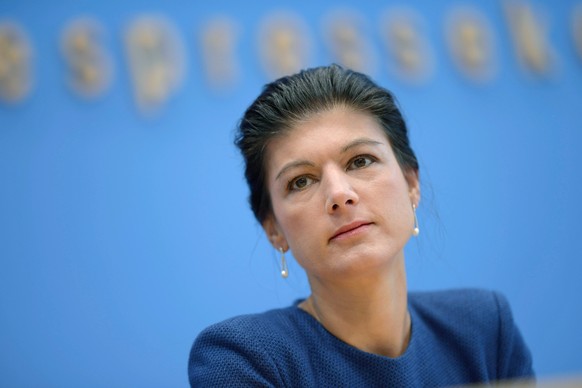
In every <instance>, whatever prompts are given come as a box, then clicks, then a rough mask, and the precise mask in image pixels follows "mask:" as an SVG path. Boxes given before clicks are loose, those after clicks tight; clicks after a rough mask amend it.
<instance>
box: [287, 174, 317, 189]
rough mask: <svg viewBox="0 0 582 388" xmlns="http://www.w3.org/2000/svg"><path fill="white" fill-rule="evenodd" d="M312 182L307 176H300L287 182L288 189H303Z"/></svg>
mask: <svg viewBox="0 0 582 388" xmlns="http://www.w3.org/2000/svg"><path fill="white" fill-rule="evenodd" d="M312 183H313V179H312V178H309V177H307V176H300V177H298V178H295V179H293V180H292V181H291V182H289V190H292V191H293V190H303V189H304V188H306V187H307V186H309V185H310V184H312Z"/></svg>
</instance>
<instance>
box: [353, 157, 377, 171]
mask: <svg viewBox="0 0 582 388" xmlns="http://www.w3.org/2000/svg"><path fill="white" fill-rule="evenodd" d="M375 161H376V159H375V158H374V157H372V156H370V155H359V156H356V157H355V158H353V159H352V161H351V162H350V164H349V165H348V170H357V169H360V168H364V167H368V166H369V165H371V164H372V163H374V162H375Z"/></svg>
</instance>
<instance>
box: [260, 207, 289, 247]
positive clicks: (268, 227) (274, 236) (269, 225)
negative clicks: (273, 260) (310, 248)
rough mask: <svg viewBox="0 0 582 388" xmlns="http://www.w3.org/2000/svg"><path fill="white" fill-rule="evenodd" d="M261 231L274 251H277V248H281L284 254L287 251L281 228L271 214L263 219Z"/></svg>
mask: <svg viewBox="0 0 582 388" xmlns="http://www.w3.org/2000/svg"><path fill="white" fill-rule="evenodd" d="M263 229H264V231H265V234H266V235H267V238H268V239H269V241H270V242H271V245H273V247H274V248H275V249H277V250H279V248H283V251H285V252H286V251H287V250H288V249H289V246H288V245H287V240H286V239H285V236H284V235H283V232H282V231H281V227H280V226H279V223H278V222H277V220H276V219H275V216H274V215H273V214H270V215H268V216H267V218H265V220H264V221H263Z"/></svg>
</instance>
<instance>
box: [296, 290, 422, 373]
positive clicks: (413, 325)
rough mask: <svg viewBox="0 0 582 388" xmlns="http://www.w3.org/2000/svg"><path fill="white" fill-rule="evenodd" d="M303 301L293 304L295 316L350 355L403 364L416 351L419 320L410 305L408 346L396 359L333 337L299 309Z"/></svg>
mask: <svg viewBox="0 0 582 388" xmlns="http://www.w3.org/2000/svg"><path fill="white" fill-rule="evenodd" d="M304 300H305V299H297V300H295V301H294V302H293V305H292V306H291V309H293V310H295V314H296V315H297V316H298V317H300V319H302V320H303V321H304V322H306V323H308V324H309V325H310V326H312V327H314V328H315V329H316V330H317V331H318V332H319V333H320V334H321V335H323V336H324V337H325V339H326V340H328V341H330V342H332V343H333V344H335V346H337V347H339V348H340V349H342V350H344V351H346V352H348V353H352V354H358V355H360V356H364V357H368V358H372V359H378V360H390V361H392V362H405V361H406V360H407V359H408V358H410V357H411V354H413V353H414V352H415V349H416V346H417V345H416V343H417V340H416V338H417V337H418V333H417V332H418V329H419V328H420V325H418V324H417V323H419V321H420V320H419V319H418V316H417V315H416V312H415V311H414V309H412V308H411V306H410V303H409V304H408V312H409V314H410V340H409V341H408V346H407V347H406V349H405V350H404V352H403V353H402V354H401V355H400V356H398V357H388V356H383V355H380V354H376V353H370V352H366V351H365V350H361V349H359V348H357V347H355V346H353V345H350V344H348V343H347V342H345V341H343V340H342V339H340V338H338V337H337V336H335V335H334V334H333V333H332V332H330V331H329V330H327V329H326V328H325V326H323V325H322V324H321V322H319V321H318V320H317V319H316V318H315V317H314V316H313V315H311V314H309V313H308V312H307V311H305V310H303V309H302V308H300V307H299V304H300V303H301V302H303V301H304Z"/></svg>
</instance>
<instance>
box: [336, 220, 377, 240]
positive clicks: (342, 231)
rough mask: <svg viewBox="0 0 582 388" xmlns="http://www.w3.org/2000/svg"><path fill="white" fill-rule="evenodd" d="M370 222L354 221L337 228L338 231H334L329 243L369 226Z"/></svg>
mask: <svg viewBox="0 0 582 388" xmlns="http://www.w3.org/2000/svg"><path fill="white" fill-rule="evenodd" d="M371 224H372V222H365V221H355V222H352V223H349V224H347V225H344V226H342V227H341V228H339V229H338V230H336V231H335V233H334V235H333V236H331V238H330V239H329V241H332V240H334V239H336V238H338V237H341V236H343V235H345V234H347V233H350V232H353V231H355V230H356V229H359V228H361V227H363V226H367V225H371Z"/></svg>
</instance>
